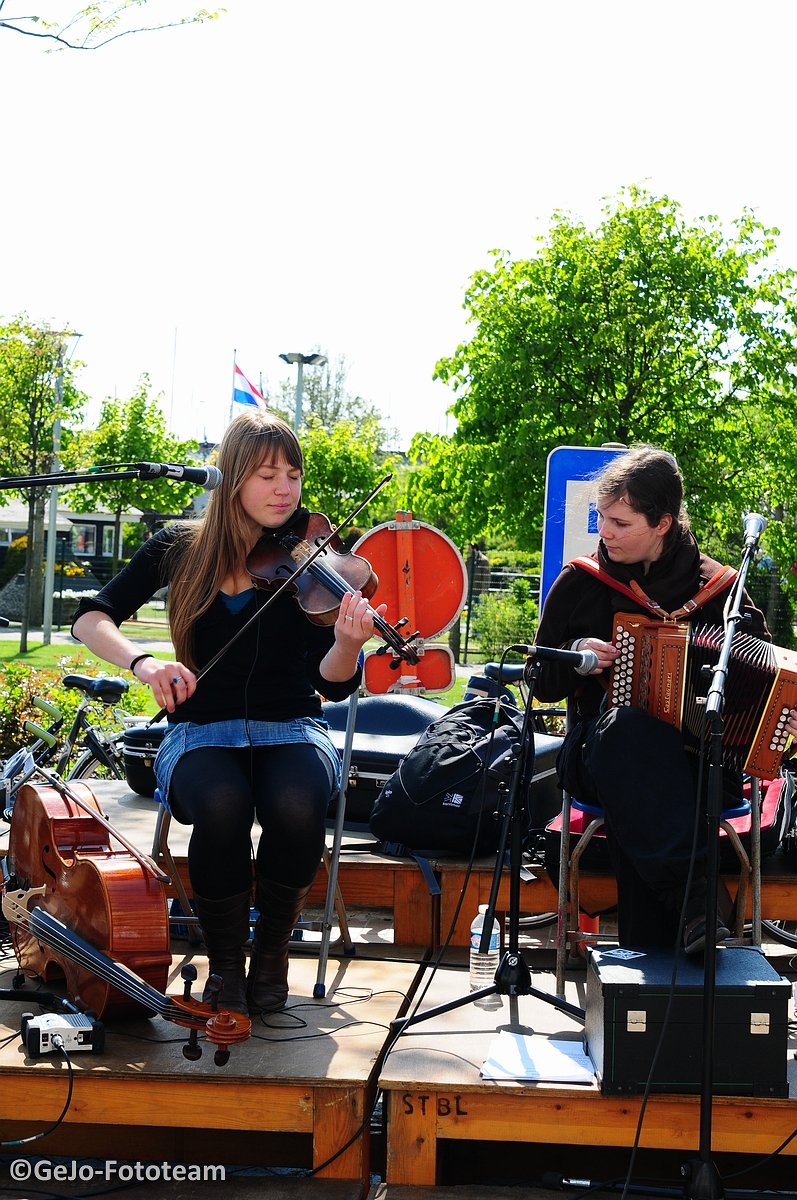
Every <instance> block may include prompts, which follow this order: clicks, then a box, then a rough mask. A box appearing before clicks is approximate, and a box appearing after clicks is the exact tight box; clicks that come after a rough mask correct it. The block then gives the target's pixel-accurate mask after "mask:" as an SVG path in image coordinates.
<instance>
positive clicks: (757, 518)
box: [744, 513, 767, 550]
mask: <svg viewBox="0 0 797 1200" xmlns="http://www.w3.org/2000/svg"><path fill="white" fill-rule="evenodd" d="M766 527H767V519H766V517H762V516H761V514H760V513H748V514H747V516H746V517H745V519H744V546H745V549H746V550H747V549H749V548H750V547H751V546H755V545H757V544H758V539H759V538H760V537H761V534H762V533H763V532H764V530H765V529H766Z"/></svg>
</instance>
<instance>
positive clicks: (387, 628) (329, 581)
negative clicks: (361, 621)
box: [281, 534, 407, 653]
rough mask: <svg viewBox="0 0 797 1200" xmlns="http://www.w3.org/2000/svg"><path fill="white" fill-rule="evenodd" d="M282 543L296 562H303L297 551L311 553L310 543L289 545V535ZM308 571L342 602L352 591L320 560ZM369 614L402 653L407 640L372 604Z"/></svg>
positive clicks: (341, 578)
mask: <svg viewBox="0 0 797 1200" xmlns="http://www.w3.org/2000/svg"><path fill="white" fill-rule="evenodd" d="M294 538H295V535H294ZM281 541H282V544H283V545H284V547H285V549H286V550H287V551H288V553H289V554H290V555H291V557H292V558H293V559H294V562H300V561H301V559H297V558H296V557H295V555H294V551H295V550H298V551H303V550H304V549H306V551H307V552H309V551H310V544H309V542H300V541H299V540H298V539H296V540H295V542H294V543H293V545H289V544H288V543H289V542H290V535H288V534H286V535H285V537H284V538H282V539H281ZM307 571H308V572H309V574H310V575H312V576H313V577H314V578H315V579H317V580H318V581H319V583H322V584H324V586H325V587H326V588H328V589H329V591H330V592H332V594H333V595H334V596H336V597H337V599H338V600H342V599H343V597H344V596H345V595H346V593H347V592H350V591H351V590H352V589H351V584H349V583H347V581H346V580H345V579H344V578H343V576H342V575H339V574H338V573H337V571H335V570H334V568H332V567H330V566H328V565H327V564H326V563H323V562H321V561H320V560H319V559H315V560H314V561H313V562H311V563H310V565H309V566H308V567H307ZM368 613H369V615H370V616H371V617H373V621H374V625H375V627H376V628H377V629H378V630H379V632H380V633H381V635H382V637H383V638H384V639H385V641H386V642H387V643H388V644H389V645H390V646H392V648H393V649H394V650H395V651H396V653H400V652H401V649H402V648H404V647H405V646H406V645H407V642H406V640H405V639H404V638H403V637H402V636H401V634H400V633H398V632H397V630H395V629H394V628H393V626H392V625H390V624H389V623H388V622H387V621H386V620H385V619H384V617H381V616H380V615H379V613H378V612H377V611H376V609H375V608H373V607H372V605H371V604H370V603H369V604H368Z"/></svg>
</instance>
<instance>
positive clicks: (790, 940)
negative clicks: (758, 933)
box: [761, 921, 797, 946]
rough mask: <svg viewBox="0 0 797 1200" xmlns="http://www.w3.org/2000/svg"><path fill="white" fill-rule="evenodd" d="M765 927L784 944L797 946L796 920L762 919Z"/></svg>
mask: <svg viewBox="0 0 797 1200" xmlns="http://www.w3.org/2000/svg"><path fill="white" fill-rule="evenodd" d="M761 924H762V926H763V927H764V929H765V930H766V931H767V933H768V934H769V935H770V937H773V938H775V940H776V941H778V942H783V944H784V946H797V924H795V923H794V921H762V922H761Z"/></svg>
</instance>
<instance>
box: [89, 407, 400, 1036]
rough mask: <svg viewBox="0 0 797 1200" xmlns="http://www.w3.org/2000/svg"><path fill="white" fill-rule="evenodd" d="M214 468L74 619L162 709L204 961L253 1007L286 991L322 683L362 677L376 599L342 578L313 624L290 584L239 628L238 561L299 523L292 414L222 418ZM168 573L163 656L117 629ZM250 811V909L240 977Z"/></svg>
mask: <svg viewBox="0 0 797 1200" xmlns="http://www.w3.org/2000/svg"><path fill="white" fill-rule="evenodd" d="M218 466H219V469H220V470H221V472H222V476H223V479H222V482H221V484H220V485H219V487H218V489H217V490H215V491H213V492H212V493H211V495H210V498H209V501H208V505H207V509H206V512H205V515H204V516H203V517H202V519H200V520H198V521H190V522H186V523H183V524H178V525H174V526H170V527H169V528H167V529H163V530H160V531H159V532H158V533H156V534H155V535H154V536H153V537H152V538H150V539H149V540H148V541H147V542H145V543H144V544H143V545H142V546H141V548H140V549H139V550H138V551H137V552H136V554H135V555H134V556H133V558H132V559H131V561H130V562H129V564H128V565H127V566H125V567H124V568H123V569H122V570H121V571H120V572H119V574H118V575H116V577H115V578H114V579H112V580H111V581H110V582H109V583H108V584H106V586H105V587H104V588H103V589H102V591H100V592H99V594H98V595H97V596H96V597H94V598H93V599H86V600H83V601H81V603H80V605H79V607H78V609H77V613H76V615H75V619H74V622H73V626H72V631H73V633H74V636H75V637H76V638H78V639H79V640H80V641H81V642H84V643H85V644H86V645H87V646H88V647H89V649H90V650H92V651H93V652H94V653H95V654H98V655H99V656H100V657H101V658H104V659H105V660H106V661H107V662H109V663H113V664H114V665H115V666H118V667H126V668H129V669H130V670H131V671H133V673H134V674H135V675H136V677H137V678H138V679H140V680H141V681H142V682H143V683H146V684H148V685H149V686H150V688H151V689H152V693H153V696H154V697H155V700H156V702H157V703H158V704H159V705H161V706H162V707H163V708H165V709H166V710H167V712H168V728H167V733H166V736H165V737H164V739H163V743H162V745H161V748H160V751H159V753H158V756H157V759H156V761H155V775H156V778H157V781H158V786H159V788H160V791H161V795H162V797H163V799H164V801H165V802H166V803H167V805H168V807H169V809H170V811H171V812H172V814H173V816H174V817H175V819H176V820H178V821H180V822H182V823H184V824H190V825H191V826H192V827H193V829H192V833H191V839H190V843H189V848H188V867H189V876H190V880H191V886H192V890H193V895H194V902H195V905H196V912H197V916H198V918H199V921H200V923H201V926H202V930H203V933H204V937H205V944H206V947H207V951H208V959H209V973H210V972H212V973H215V974H217V975H220V976H221V978H222V982H223V992H222V1003H223V1005H224V1007H225V1008H229V1009H233V1010H235V1011H240V1012H247V1011H248V1012H250V1013H251V1014H256V1013H259V1012H267V1011H271V1010H274V1009H277V1008H281V1007H282V1006H283V1005H284V1003H285V1000H286V999H287V995H288V943H289V939H290V934H291V930H292V928H293V926H294V923H295V921H296V919H297V917H298V915H299V913H300V912H301V910H302V907H303V905H304V903H305V901H306V898H307V894H308V892H309V890H310V885H311V883H312V881H313V878H314V876H315V873H316V870H317V868H318V865H319V863H320V861H321V854H322V851H323V846H324V819H325V816H326V813H327V809H328V807H329V802H330V799H331V797H332V794H333V792H334V790H335V788H336V787H337V786H338V784H339V782H340V781H339V769H340V762H339V758H338V755H337V752H336V750H335V748H334V745H333V744H332V741H331V739H330V737H329V735H328V733H327V730H326V726H325V724H324V721H323V719H322V709H321V700H320V696H319V693H320V694H321V695H323V696H325V697H327V698H328V699H330V700H343V699H345V698H346V697H347V696H349V695H350V694H351V693H352V692H353V691H355V690H356V688H357V687H358V686H359V683H360V669H359V666H358V655H359V653H360V651H361V649H362V647H363V645H364V644H365V642H366V641H367V640H368V639H369V638H370V637H371V635H372V634H373V631H374V611H373V610H372V609H371V608H370V606H369V604H368V602H367V600H366V599H365V598H364V597H363V596H362V595H361V593H360V592H359V591H352V592H347V593H346V594H345V595H344V596H343V598H342V599H341V600H340V609H339V612H338V614H337V617H336V618H335V620H334V625H323V626H322V625H317V624H313V623H311V621H310V620H309V619H308V617H307V616H306V615H305V613H304V612H303V610H302V608H301V607H300V606H299V605H298V604H297V603H296V601H295V600H294V599H293V598H292V597H291V595H290V594H289V593H288V592H287V590H286V591H283V592H282V593H281V594H280V595H279V596H278V597H277V598H276V600H275V601H273V603H271V604H270V606H269V607H268V609H267V611H265V612H264V613H263V614H262V616H261V617H259V618H258V619H257V620H255V621H252V622H251V624H249V626H248V627H247V628H246V629H245V630H244V631H243V632H242V633H241V634H240V636H238V637H237V638H236V634H237V633H238V632H239V631H240V629H241V627H242V626H243V625H244V624H245V623H246V621H247V620H248V619H249V618H250V617H251V616H252V613H253V612H254V611H255V610H256V608H259V607H262V606H263V604H265V603H266V598H265V597H264V594H263V592H262V591H259V590H258V589H257V588H256V587H255V586H253V580H252V577H251V576H250V573H249V572H248V570H247V565H246V564H247V558H248V556H249V555H250V552H251V551H252V549H253V547H254V546H255V545H256V544H257V543H259V542H262V541H263V540H264V539H265V540H266V541H268V540H269V539H276V537H277V536H279V535H281V534H283V533H285V532H286V531H290V530H292V529H294V528H296V529H298V530H299V531H300V532H301V529H302V528H303V526H304V525H305V524H306V521H307V511H306V510H305V509H302V508H300V504H299V502H300V497H301V491H302V478H303V472H304V467H303V459H302V451H301V447H300V445H299V442H298V440H297V438H296V435H295V434H294V432H293V430H292V429H291V427H290V426H289V425H287V424H286V423H285V422H284V421H282V420H280V419H279V418H278V417H275V416H272V415H270V414H266V413H263V412H261V411H254V410H252V411H247V412H244V413H242V414H241V415H240V416H238V417H236V418H235V420H234V421H233V422H232V423H231V424H230V426H229V427H228V429H227V431H226V433H225V435H224V438H223V440H222V442H221V445H220V447H219V454H218ZM167 585H168V587H169V624H170V629H171V636H172V643H173V645H174V653H175V660H174V661H172V662H163V661H160V660H158V659H155V658H153V657H152V656H150V655H146V654H144V655H142V654H141V653H140V647H138V646H137V645H136V643H135V642H131V641H130V640H129V639H128V638H126V637H125V636H124V635H123V634H122V632H121V631H120V629H119V626H120V625H121V623H122V621H124V620H126V619H128V618H129V617H130V616H131V615H132V614H133V613H134V612H135V611H136V610H137V609H138V608H139V607H140V606H141V605H142V604H144V603H146V602H147V600H149V599H150V598H151V596H152V595H153V594H154V593H155V592H156V591H157V590H158V589H159V588H162V587H164V586H167ZM383 611H384V606H381V607H380V608H379V609H377V613H378V614H379V616H381V615H382V613H383ZM231 639H235V640H231ZM225 647H227V649H226V650H225V651H224V653H222V654H221V656H220V657H219V660H218V662H216V663H214V665H213V666H212V668H211V669H210V670H209V672H208V674H207V677H204V678H201V679H200V680H199V682H197V675H201V673H202V669H203V667H204V666H206V665H207V664H208V663H210V661H211V660H212V659H213V658H214V657H215V656H216V655H217V654H218V653H219V652H220V651H222V650H224V648H225ZM255 816H256V817H257V819H258V822H259V824H260V827H261V831H262V832H261V837H260V842H259V845H258V849H257V855H256V859H255V905H256V907H257V909H258V913H259V916H258V921H257V925H256V927H255V935H254V942H253V948H252V955H251V960H250V963H249V971H248V977H247V974H246V956H245V952H244V947H245V945H246V943H247V941H248V937H249V911H250V899H251V880H252V865H251V829H252V824H253V821H254V818H255ZM205 998H206V999H207V994H206V996H205Z"/></svg>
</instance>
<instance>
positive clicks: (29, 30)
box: [0, 0, 224, 50]
mask: <svg viewBox="0 0 797 1200" xmlns="http://www.w3.org/2000/svg"><path fill="white" fill-rule="evenodd" d="M146 4H147V0H94V2H93V3H92V4H88V5H86V7H85V8H79V9H76V10H75V11H73V12H72V13H70V14H69V16H68V17H66V19H65V14H64V13H63V12H60V13H58V12H57V11H55V12H54V16H53V18H52V19H50V18H49V17H48V15H47V6H46V4H45V5H42V6H40V8H44V12H43V13H41V12H39V13H37V14H36V15H34V16H27V15H26V16H16V15H14V16H9V17H8V18H6V19H5V20H0V29H8V30H12V31H13V32H15V33H23V34H25V35H26V36H27V37H34V38H41V39H44V40H45V41H46V42H47V43H48V48H52V49H58V50H99V49H100V47H101V46H107V45H108V43H109V42H114V41H116V39H117V38H120V37H128V36H129V35H130V34H136V33H156V32H158V31H160V30H163V29H175V28H177V27H178V26H180V25H197V24H199V25H201V24H202V23H203V22H205V21H215V20H216V19H217V18H218V16H219V12H223V11H224V9H221V10H219V11H217V12H214V11H212V10H210V9H207V8H200V9H198V10H197V11H196V12H195V13H192V14H190V15H188V16H179V15H178V14H176V13H174V14H173V18H174V19H173V20H171V21H162V22H159V23H158V24H155V25H140V24H139V23H138V21H137V19H136V18H137V16H138V14H139V12H140V10H141V9H142V8H145V7H146ZM52 7H53V9H54V10H57V9H58V7H59V6H58V5H53V6H52ZM0 8H2V4H0ZM61 8H63V5H61ZM30 22H34V23H35V24H33V25H31V24H30Z"/></svg>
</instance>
